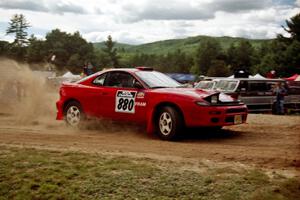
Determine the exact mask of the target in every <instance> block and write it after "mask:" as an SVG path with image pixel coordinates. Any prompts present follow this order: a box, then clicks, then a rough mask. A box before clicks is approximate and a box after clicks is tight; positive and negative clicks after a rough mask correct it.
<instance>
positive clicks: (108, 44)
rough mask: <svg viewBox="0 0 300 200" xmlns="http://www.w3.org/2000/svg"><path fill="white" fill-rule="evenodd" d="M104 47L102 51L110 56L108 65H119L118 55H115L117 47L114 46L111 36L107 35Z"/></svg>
mask: <svg viewBox="0 0 300 200" xmlns="http://www.w3.org/2000/svg"><path fill="white" fill-rule="evenodd" d="M104 44H105V48H103V51H104V52H105V53H106V54H107V55H108V57H109V58H110V63H109V64H110V65H111V66H113V67H118V66H119V57H118V55H117V49H116V48H114V46H115V42H114V41H113V40H112V37H111V36H110V35H109V36H108V37H107V41H105V43H104Z"/></svg>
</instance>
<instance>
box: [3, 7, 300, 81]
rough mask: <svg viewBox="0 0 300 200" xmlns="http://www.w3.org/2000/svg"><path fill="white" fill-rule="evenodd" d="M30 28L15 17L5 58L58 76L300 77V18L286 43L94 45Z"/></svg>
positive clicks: (289, 24)
mask: <svg viewBox="0 0 300 200" xmlns="http://www.w3.org/2000/svg"><path fill="white" fill-rule="evenodd" d="M28 28H30V22H28V21H27V20H26V17H25V16H24V15H23V14H15V15H13V16H12V18H11V20H10V22H9V23H8V26H7V30H6V34H11V35H13V36H14V41H13V42H7V41H0V56H1V57H6V58H10V59H14V60H17V61H18V62H22V63H29V64H36V65H39V64H41V66H43V65H42V64H44V63H51V64H53V65H54V66H55V67H56V70H57V71H66V70H70V71H71V72H73V73H77V74H78V73H80V72H82V69H83V67H84V66H86V65H88V64H92V65H93V66H94V68H95V70H97V71H98V70H101V69H103V68H110V67H136V66H150V67H154V68H155V69H156V70H159V71H162V72H168V73H174V72H176V73H193V74H198V75H207V76H227V75H230V74H232V73H233V72H234V71H236V70H239V69H244V70H247V71H249V72H250V73H252V74H254V73H260V74H262V75H265V74H266V73H267V72H269V71H270V70H275V71H276V73H277V75H278V76H279V77H284V76H290V75H293V74H294V73H298V74H300V13H298V14H297V15H295V16H293V17H291V18H290V19H287V20H286V25H285V26H283V27H282V28H283V29H284V30H285V31H286V32H287V33H288V35H289V36H288V37H286V36H283V35H281V34H279V35H277V37H276V38H274V39H269V40H252V39H246V38H232V37H209V36H196V37H189V38H185V39H174V40H165V41H158V42H153V43H148V44H141V45H128V44H122V43H118V42H117V41H114V40H113V38H112V37H111V36H108V37H107V40H106V41H104V42H102V43H90V42H88V41H86V40H85V39H84V38H83V37H82V35H81V34H80V33H79V32H75V33H67V32H65V31H63V30H60V29H53V30H51V31H50V32H48V33H47V34H46V36H45V38H44V39H38V38H37V37H36V36H35V35H30V36H28V33H27V30H28Z"/></svg>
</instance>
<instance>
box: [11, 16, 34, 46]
mask: <svg viewBox="0 0 300 200" xmlns="http://www.w3.org/2000/svg"><path fill="white" fill-rule="evenodd" d="M29 27H30V25H29V23H28V22H27V20H26V18H25V16H24V15H23V14H15V15H13V17H12V18H11V19H10V22H9V27H8V28H7V30H6V34H15V40H14V42H13V44H14V45H16V46H18V47H23V46H25V45H26V44H27V43H28V40H27V35H28V34H27V32H26V30H27V29H28V28H29Z"/></svg>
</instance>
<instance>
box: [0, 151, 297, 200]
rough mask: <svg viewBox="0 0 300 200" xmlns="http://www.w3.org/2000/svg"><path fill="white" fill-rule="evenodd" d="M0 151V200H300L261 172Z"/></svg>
mask: <svg viewBox="0 0 300 200" xmlns="http://www.w3.org/2000/svg"><path fill="white" fill-rule="evenodd" d="M187 166H188V165H187V164H186V163H178V162H167V161H165V162H163V161H156V160H151V159H137V158H130V157H118V156H105V155H98V154H86V153H70V152H69V153H68V152H67V153H66V152H58V151H47V150H36V149H24V148H11V147H3V146H2V147H1V146H0V199H22V200H25V199H225V200H226V199H228V200H229V199H253V200H259V199H262V200H264V199H275V200H276V199H297V198H298V199H299V197H300V181H299V180H296V179H290V178H286V177H284V176H282V175H279V174H278V175H276V174H273V176H272V178H271V177H269V176H267V175H266V174H265V173H264V172H263V171H261V170H259V169H243V168H239V169H233V168H231V167H209V166H207V165H205V164H203V163H201V162H200V163H199V164H198V166H197V167H198V168H199V169H200V170H190V169H189V168H188V167H187Z"/></svg>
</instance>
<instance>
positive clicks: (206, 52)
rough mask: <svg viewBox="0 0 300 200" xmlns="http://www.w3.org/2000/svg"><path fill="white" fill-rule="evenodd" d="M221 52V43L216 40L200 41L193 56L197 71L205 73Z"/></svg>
mask: <svg viewBox="0 0 300 200" xmlns="http://www.w3.org/2000/svg"><path fill="white" fill-rule="evenodd" d="M221 53H222V49H221V45H220V44H219V42H218V41H217V40H214V39H207V40H204V41H202V42H201V43H200V45H199V47H198V49H197V52H196V58H195V64H196V66H197V67H198V68H199V72H200V73H202V74H207V71H208V69H209V68H210V66H211V65H212V62H213V61H214V60H216V58H217V57H218V56H220V54H221Z"/></svg>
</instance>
